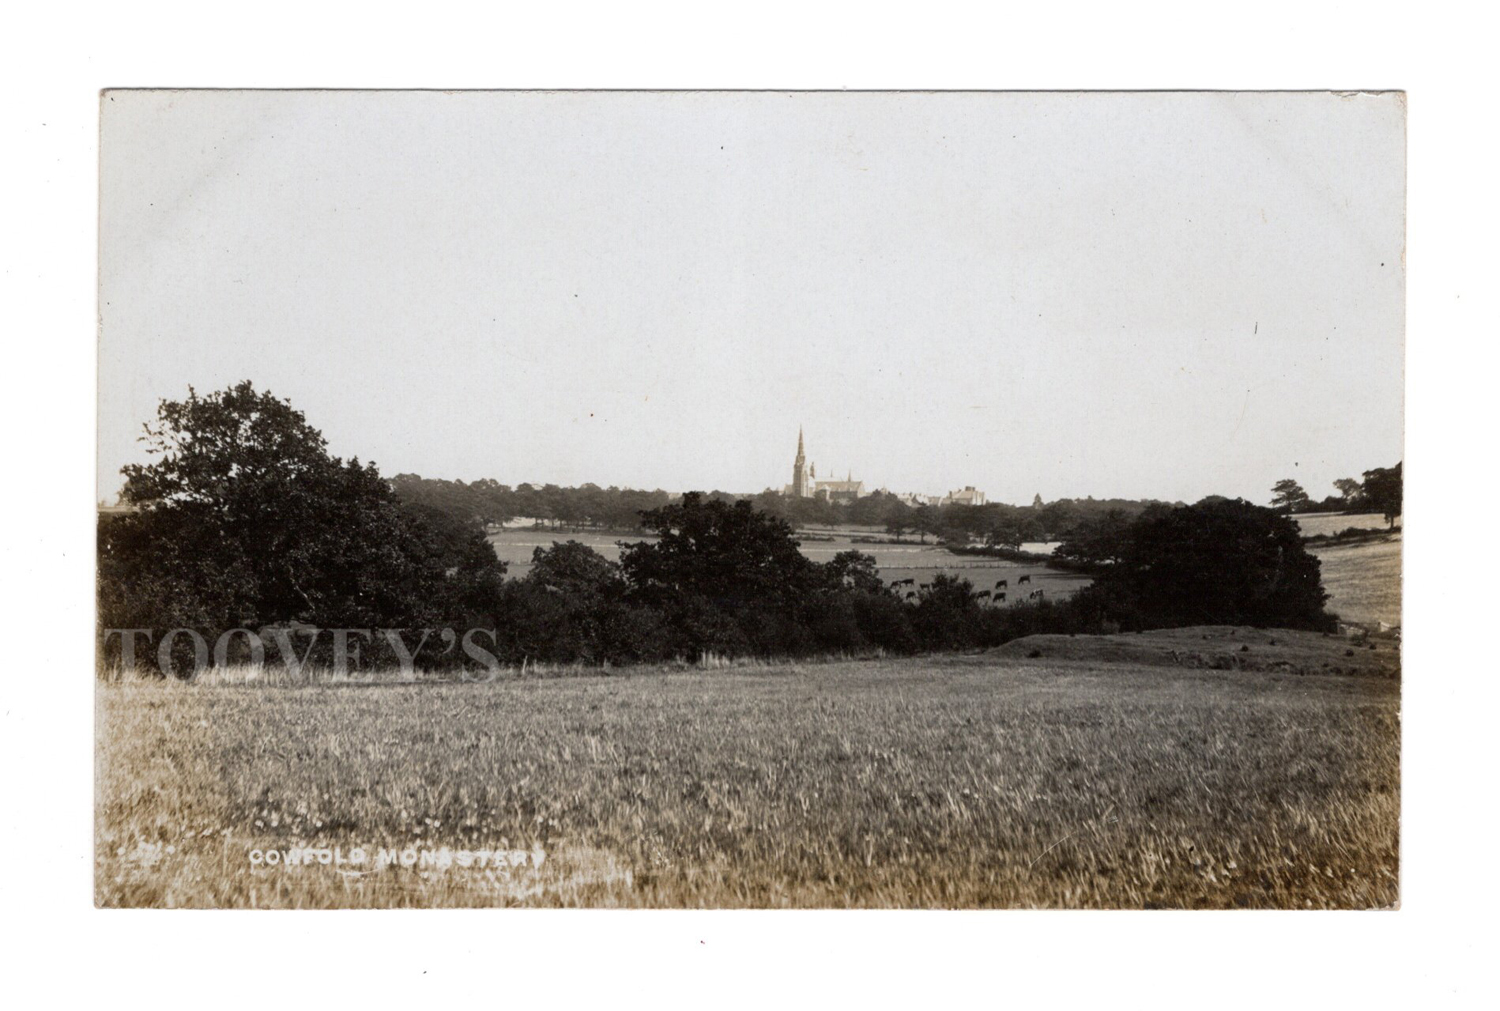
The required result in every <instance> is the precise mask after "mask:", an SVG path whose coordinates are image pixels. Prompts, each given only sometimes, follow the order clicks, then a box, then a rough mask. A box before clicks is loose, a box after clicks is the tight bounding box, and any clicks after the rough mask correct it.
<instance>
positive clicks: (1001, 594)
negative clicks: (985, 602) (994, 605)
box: [995, 593, 1005, 600]
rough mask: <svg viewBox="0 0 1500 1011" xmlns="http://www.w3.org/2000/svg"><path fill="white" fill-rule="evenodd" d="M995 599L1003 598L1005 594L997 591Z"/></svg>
mask: <svg viewBox="0 0 1500 1011" xmlns="http://www.w3.org/2000/svg"><path fill="white" fill-rule="evenodd" d="M995 599H996V600H1004V599H1005V594H1003V593H997V594H995Z"/></svg>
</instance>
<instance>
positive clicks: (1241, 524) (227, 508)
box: [99, 383, 1333, 669]
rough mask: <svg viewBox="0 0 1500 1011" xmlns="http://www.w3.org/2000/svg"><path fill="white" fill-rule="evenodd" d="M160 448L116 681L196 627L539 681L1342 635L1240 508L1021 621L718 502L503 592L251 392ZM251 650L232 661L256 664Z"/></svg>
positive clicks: (1126, 535)
mask: <svg viewBox="0 0 1500 1011" xmlns="http://www.w3.org/2000/svg"><path fill="white" fill-rule="evenodd" d="M146 432H147V434H146V439H147V442H148V449H149V450H150V451H151V453H152V455H153V456H154V457H155V459H154V461H153V462H152V463H150V464H145V465H133V466H131V467H128V468H126V471H125V476H126V486H125V491H126V498H127V499H128V501H129V502H130V503H132V504H133V506H134V509H132V510H131V511H128V512H123V513H118V514H111V515H102V516H101V517H100V523H99V619H100V627H99V634H100V650H101V657H102V658H103V660H104V662H105V663H106V664H111V663H118V662H119V661H120V659H121V656H122V654H121V649H122V645H123V639H124V637H123V636H121V635H120V634H118V632H116V633H115V634H113V635H112V634H111V630H121V629H143V630H152V632H153V634H154V635H155V636H157V637H160V636H161V635H162V634H163V633H164V632H165V631H166V630H168V629H172V628H192V629H196V630H197V631H198V632H199V633H201V634H202V635H203V636H204V637H205V638H207V639H209V640H210V641H213V640H214V639H216V638H218V637H219V636H222V635H224V633H226V632H228V631H229V630H231V629H250V630H255V631H257V633H264V634H262V635H261V637H262V638H263V639H267V640H269V641H272V642H277V643H283V644H284V643H287V642H290V641H291V640H292V638H293V633H300V634H305V633H306V632H307V630H309V629H334V628H343V629H369V630H378V629H406V630H422V629H433V628H438V629H454V630H458V631H459V632H460V633H462V632H464V631H466V630H480V631H482V632H483V633H484V638H483V641H484V642H485V644H486V646H487V648H489V649H490V651H491V652H492V655H493V656H494V657H495V658H497V659H498V661H499V662H501V663H505V664H514V665H519V664H521V663H523V662H526V661H528V660H529V661H548V662H558V663H574V662H577V663H587V664H602V663H637V662H652V661H659V660H667V659H673V658H687V659H693V658H696V657H698V656H700V655H702V654H704V653H717V654H723V655H729V656H745V655H754V656H766V657H792V656H804V655H812V654H834V653H851V654H862V653H869V652H873V651H877V650H879V651H884V652H887V653H897V654H909V653H916V652H923V651H937V650H953V649H968V648H975V647H984V646H992V645H998V644H1000V643H1002V642H1005V641H1008V640H1009V639H1013V638H1015V637H1017V636H1020V635H1027V634H1031V633H1034V632H1043V631H1046V632H1098V631H1119V630H1132V629H1144V628H1156V627H1172V626H1180V625H1192V624H1209V623H1213V624H1250V625H1263V626H1274V627H1294V628H1323V629H1327V628H1329V627H1331V623H1332V622H1333V618H1332V616H1331V615H1328V614H1327V613H1326V612H1325V611H1324V610H1323V604H1324V602H1325V600H1326V594H1325V593H1324V592H1323V590H1322V587H1321V584H1320V580H1319V570H1318V562H1317V559H1316V558H1314V557H1312V556H1311V555H1309V554H1308V553H1307V552H1306V551H1305V550H1304V549H1303V547H1302V543H1301V539H1300V537H1299V536H1298V531H1297V529H1296V526H1295V524H1294V523H1293V522H1292V521H1291V520H1289V519H1288V518H1287V517H1286V516H1284V515H1282V514H1279V513H1277V512H1275V511H1273V510H1269V509H1265V508H1262V507H1259V506H1254V505H1251V504H1249V503H1245V502H1241V501H1233V502H1229V501H1220V502H1209V503H1199V504H1198V505H1194V506H1176V507H1172V506H1166V505H1158V506H1154V507H1151V508H1148V509H1143V510H1142V511H1141V512H1140V513H1139V514H1137V515H1136V516H1135V517H1134V518H1130V519H1126V520H1125V521H1123V522H1124V526H1123V527H1122V528H1121V529H1122V531H1123V534H1122V536H1121V537H1120V538H1119V540H1118V541H1117V542H1116V543H1115V544H1113V545H1112V546H1111V548H1110V550H1109V553H1108V554H1109V557H1108V558H1097V559H1092V560H1091V564H1095V565H1096V566H1097V570H1098V574H1097V577H1096V581H1095V583H1094V584H1093V585H1092V586H1090V587H1089V588H1087V589H1086V590H1084V591H1082V592H1080V593H1079V594H1077V595H1075V596H1074V597H1072V598H1069V599H1068V600H1066V601H1047V602H1038V603H1022V604H1017V605H1014V606H1011V607H1008V608H1004V607H992V606H988V605H987V603H986V602H984V601H982V600H981V599H980V598H979V597H978V595H977V594H976V592H975V588H974V587H973V586H972V585H971V584H970V583H969V582H968V581H967V580H963V579H958V578H954V577H950V576H943V575H939V576H937V577H935V578H934V579H933V581H932V583H931V584H930V585H929V586H928V587H927V588H926V589H924V590H923V591H922V592H921V593H920V594H919V595H918V597H917V599H915V600H912V601H907V600H905V599H902V598H899V597H898V596H897V595H896V594H895V593H894V592H892V591H891V589H890V588H889V587H888V586H886V585H885V584H884V582H883V581H882V579H881V577H880V574H879V572H878V570H877V569H876V565H875V560H874V559H873V558H872V557H871V556H869V555H867V554H863V553H861V552H858V551H846V552H842V553H840V554H838V555H836V556H835V557H834V558H833V559H832V560H831V561H829V562H827V563H817V562H814V561H812V560H810V559H809V558H807V557H806V556H805V555H804V554H803V553H802V552H801V551H800V550H799V549H798V542H797V540H796V537H795V531H794V528H793V526H792V524H791V523H790V522H789V521H788V520H787V519H786V518H784V517H782V516H778V515H775V514H773V513H771V512H768V511H766V510H764V509H759V508H757V505H756V503H755V502H754V501H752V500H749V499H740V500H737V501H730V500H729V499H728V498H727V497H722V496H721V497H715V496H711V495H705V494H700V493H689V494H687V495H684V496H682V498H681V499H680V500H677V501H670V502H666V503H662V504H656V505H653V506H651V507H650V508H646V509H643V510H641V511H640V512H639V513H638V514H637V517H636V519H635V523H636V525H637V528H638V529H641V530H643V531H645V532H647V533H650V534H654V535H655V538H654V539H653V540H650V541H644V542H640V543H635V544H629V545H624V546H622V551H621V557H620V560H619V561H618V562H615V561H611V560H609V559H606V558H604V557H603V556H602V555H600V554H599V553H598V552H596V551H594V550H593V549H592V548H589V547H588V546H586V545H583V544H580V543H578V542H576V541H556V542H554V543H553V544H552V545H551V546H550V547H545V548H538V549H536V552H535V554H534V558H533V563H534V564H533V565H532V568H531V570H530V571H529V572H528V573H527V575H526V576H525V578H523V579H506V578H505V575H506V566H505V564H504V563H503V562H502V561H500V560H499V559H498V558H497V557H496V555H495V553H494V551H493V550H492V549H491V547H490V545H489V543H488V542H487V540H486V538H485V533H484V529H483V525H482V522H481V520H480V518H479V517H476V516H463V515H460V514H456V513H455V512H454V511H451V510H449V509H445V508H443V507H441V506H439V505H435V504H434V503H433V502H432V501H431V500H430V499H429V500H425V501H424V500H421V499H420V498H407V497H403V496H402V495H400V494H398V492H397V488H396V486H395V485H393V483H392V482H388V481H386V480H384V479H382V478H381V476H380V474H379V472H378V470H377V468H376V467H375V466H374V465H373V464H369V463H364V464H362V463H360V462H359V461H358V460H347V461H346V460H342V459H340V458H338V457H335V456H332V455H331V454H330V453H329V452H328V449H327V446H326V443H325V441H324V439H323V437H322V435H321V434H320V433H319V432H318V431H317V430H316V429H314V428H313V427H312V426H311V425H309V424H308V422H307V420H306V418H305V417H304V416H303V414H302V413H301V412H300V411H297V410H296V409H295V408H293V407H292V406H291V405H290V404H289V403H288V402H286V401H284V400H279V399H277V398H275V397H273V396H272V395H271V394H269V393H262V392H258V391H256V390H255V389H254V388H253V387H252V386H251V385H250V384H249V383H241V384H239V385H238V386H235V387H232V388H230V389H228V390H225V391H221V392H216V393H213V394H209V395H207V396H199V395H198V394H197V393H196V392H193V391H190V392H189V395H188V398H187V399H186V400H184V401H180V402H163V403H162V404H161V406H160V408H159V411H158V417H157V420H156V421H155V422H154V423H152V424H151V425H148V426H147V430H146ZM979 508H981V509H983V507H979ZM1111 522H1114V521H1111ZM1071 543H1072V542H1070V544H1071ZM1065 547H1068V545H1065ZM1079 550H1082V549H1079ZM227 638H228V637H227V636H226V639H227ZM414 638H415V637H414ZM234 644H235V648H236V649H240V652H239V653H236V654H234V655H233V656H232V657H230V658H231V659H241V660H243V659H245V656H244V655H243V649H242V648H241V646H242V644H241V641H240V640H239V639H235V640H234ZM146 645H147V646H149V645H150V641H149V640H148V641H147V643H146ZM412 645H413V647H414V648H415V653H416V655H415V658H414V659H415V661H416V663H418V664H420V665H423V666H427V667H433V668H441V667H445V666H451V665H458V664H463V663H466V662H467V660H466V656H465V654H464V653H463V652H462V651H459V650H456V649H455V648H454V642H453V641H452V639H451V637H449V638H446V639H445V638H444V637H443V636H427V637H423V638H422V639H421V644H420V645H417V644H416V642H415V641H414V642H413V644H412ZM191 648H192V644H191V643H190V642H188V641H187V640H185V639H183V640H179V641H177V642H175V643H174V644H173V647H172V650H173V651H172V652H171V653H169V654H168V655H167V656H166V657H164V658H163V657H159V656H158V655H157V654H156V653H154V652H150V651H149V650H148V651H147V652H146V653H145V655H144V658H143V665H144V666H148V667H149V666H150V665H152V664H154V663H156V662H157V661H158V660H159V659H166V660H168V661H169V664H170V663H172V662H182V661H184V660H185V659H190V657H186V658H185V657H183V656H182V655H181V654H182V652H183V651H188V652H190V651H191ZM332 648H333V647H332V644H331V642H330V641H329V640H328V639H327V638H326V637H325V638H323V639H321V640H320V639H318V638H316V636H314V637H313V638H312V639H311V640H309V641H307V642H306V649H307V650H308V652H307V654H306V655H305V656H304V657H303V659H304V661H306V662H311V663H314V664H320V663H328V662H330V661H331V660H332V659H333V658H332V656H331V654H330V652H329V651H330V650H331V649H332ZM174 658H175V660H174ZM404 659H410V658H403V657H399V656H397V655H396V654H395V653H393V652H392V651H391V647H390V645H389V644H388V643H386V642H385V641H384V640H382V639H380V638H378V637H376V638H375V639H374V641H372V642H367V643H365V650H364V653H363V662H364V663H366V664H371V665H381V664H387V665H389V664H393V663H395V662H397V661H398V660H404ZM173 669H178V668H175V667H174V668H173Z"/></svg>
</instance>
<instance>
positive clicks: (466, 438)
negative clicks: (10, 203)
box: [95, 89, 1406, 909]
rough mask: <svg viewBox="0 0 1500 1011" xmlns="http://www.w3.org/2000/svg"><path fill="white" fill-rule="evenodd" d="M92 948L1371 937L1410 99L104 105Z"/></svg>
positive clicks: (1392, 672) (1388, 735)
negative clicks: (321, 924)
mask: <svg viewBox="0 0 1500 1011" xmlns="http://www.w3.org/2000/svg"><path fill="white" fill-rule="evenodd" d="M100 110H101V111H100V129H101V156H100V250H99V264H100V282H99V319H100V333H99V374H98V379H99V431H98V500H99V503H98V623H97V630H96V633H97V659H98V669H97V685H96V699H97V710H96V729H97V751H96V768H97V774H96V809H95V810H96V815H95V819H96V820H95V832H96V836H95V861H96V863H95V901H96V902H97V903H98V904H99V905H101V906H109V907H222V908H330V907H333V908H344V907H362V908H372V907H373V908H387V907H413V906H416V907H469V906H571V907H667V908H683V907H690V908H726V907H741V908H742V907H751V908H759V907H772V908H826V907H840V908H845V907H863V908H898V909H902V908H957V909H969V908H1034V907H1046V908H1110V909H1142V908H1171V909H1197V908H1261V909H1264V908H1280V909H1307V908H1318V909H1328V908H1339V909H1382V908H1390V907H1393V906H1395V905H1397V904H1398V902H1399V894H1400V893H1399V872H1400V864H1399V839H1400V796H1401V792H1400V762H1399V756H1400V718H1399V704H1400V691H1401V687H1400V686H1401V680H1400V671H1401V599H1400V590H1401V550H1402V537H1401V513H1402V509H1401V503H1402V458H1403V354H1404V347H1403V340H1404V332H1403V331H1404V290H1405V262H1404V260H1405V248H1404V242H1405V238H1404V231H1405V177H1406V166H1405V145H1406V135H1405V130H1406V127H1405V118H1406V104H1405V96H1404V95H1403V94H1402V93H1399V92H1377V93H1371V92H1295V93H1263V92H1262V93H1222V92H1214V93H1206V92H1152V93H1129V92H1121V93H980V92H975V93H962V92H936V93H927V92H858V93H850V92H760V91H746V92H695V91H681V92H631V91H624V92H588V91H578V92H567V91H564V92H547V91H511V92H437V91H412V92H402V91H317V90H309V91H233V90H230V91H208V90H129V89H126V90H109V91H106V92H104V93H103V94H102V95H101V96H100Z"/></svg>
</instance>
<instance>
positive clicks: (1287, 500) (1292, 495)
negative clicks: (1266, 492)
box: [1271, 477, 1312, 513]
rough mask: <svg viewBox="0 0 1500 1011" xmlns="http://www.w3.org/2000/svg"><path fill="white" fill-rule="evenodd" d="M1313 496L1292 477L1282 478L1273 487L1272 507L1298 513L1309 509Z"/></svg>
mask: <svg viewBox="0 0 1500 1011" xmlns="http://www.w3.org/2000/svg"><path fill="white" fill-rule="evenodd" d="M1311 502H1312V496H1310V495H1308V494H1307V492H1306V490H1304V489H1303V487H1302V486H1301V485H1300V484H1298V483H1297V482H1296V481H1293V480H1292V479H1291V478H1289V477H1288V478H1282V479H1281V480H1280V481H1277V482H1276V484H1275V486H1274V487H1272V489H1271V507H1272V508H1273V509H1280V510H1281V511H1282V512H1286V513H1298V512H1303V511H1305V510H1306V509H1307V507H1308V505H1309V504H1311Z"/></svg>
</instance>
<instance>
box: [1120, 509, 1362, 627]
mask: <svg viewBox="0 0 1500 1011" xmlns="http://www.w3.org/2000/svg"><path fill="white" fill-rule="evenodd" d="M1093 590H1094V593H1093V594H1091V596H1098V597H1102V598H1103V599H1105V600H1107V601H1109V602H1110V604H1111V608H1112V609H1113V610H1115V611H1117V612H1119V613H1120V614H1121V616H1122V617H1124V618H1125V619H1126V620H1127V621H1129V623H1130V624H1132V625H1134V626H1135V627H1145V628H1171V627H1180V626H1184V625H1257V626H1264V627H1272V628H1304V629H1316V630H1326V629H1328V628H1329V627H1330V626H1331V624H1332V621H1333V619H1332V616H1330V615H1329V614H1327V613H1326V612H1325V611H1324V610H1323V604H1324V602H1325V601H1326V600H1327V599H1328V594H1327V593H1325V592H1324V590H1323V586H1322V582H1321V579H1320V567H1319V564H1318V559H1317V558H1316V557H1314V556H1313V555H1311V554H1309V553H1308V552H1307V550H1306V548H1304V547H1303V545H1302V537H1301V533H1300V531H1299V530H1298V528H1297V524H1296V522H1295V521H1294V520H1292V519H1290V518H1289V517H1287V516H1286V515H1284V514H1281V513H1278V512H1275V511H1274V510H1271V509H1266V508H1264V507H1261V506H1256V505H1251V504H1250V503H1248V502H1243V501H1238V500H1236V501H1216V502H1207V501H1206V502H1200V503H1199V504H1197V505H1191V506H1180V507H1178V508H1175V509H1154V510H1150V511H1148V512H1146V513H1144V514H1143V515H1142V516H1141V517H1140V518H1139V519H1137V520H1136V521H1135V522H1134V523H1133V524H1132V525H1131V528H1130V534H1129V537H1127V538H1126V539H1125V541H1124V543H1123V545H1122V549H1121V554H1120V557H1119V559H1118V560H1117V561H1116V562H1115V564H1113V565H1111V566H1109V567H1107V568H1106V569H1104V570H1103V573H1102V575H1101V576H1100V578H1099V580H1098V582H1097V583H1096V584H1095V587H1094V588H1093Z"/></svg>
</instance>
